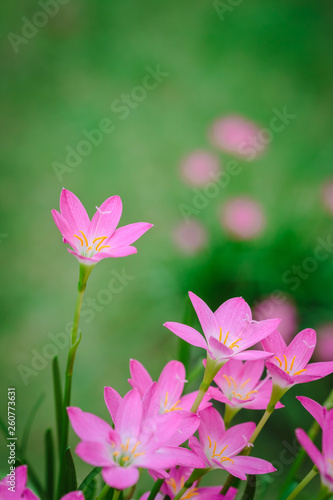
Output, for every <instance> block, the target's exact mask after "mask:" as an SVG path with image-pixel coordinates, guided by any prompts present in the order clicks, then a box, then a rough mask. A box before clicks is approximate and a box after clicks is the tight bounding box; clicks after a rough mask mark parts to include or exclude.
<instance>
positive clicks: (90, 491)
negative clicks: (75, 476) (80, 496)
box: [79, 477, 97, 500]
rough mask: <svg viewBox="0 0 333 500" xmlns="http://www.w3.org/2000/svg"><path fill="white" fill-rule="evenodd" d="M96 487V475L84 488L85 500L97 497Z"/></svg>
mask: <svg viewBox="0 0 333 500" xmlns="http://www.w3.org/2000/svg"><path fill="white" fill-rule="evenodd" d="M96 488H97V481H96V478H95V477H94V478H93V479H92V480H91V481H90V483H89V484H88V485H87V486H86V487H85V488H84V490H83V493H84V498H85V500H93V499H94V498H95V496H96ZM79 489H80V488H79Z"/></svg>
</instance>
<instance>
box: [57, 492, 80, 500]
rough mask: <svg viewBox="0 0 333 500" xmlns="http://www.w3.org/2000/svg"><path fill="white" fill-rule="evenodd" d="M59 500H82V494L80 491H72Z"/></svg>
mask: <svg viewBox="0 0 333 500" xmlns="http://www.w3.org/2000/svg"><path fill="white" fill-rule="evenodd" d="M61 500H84V494H83V493H82V491H72V492H71V493H67V495H65V496H64V497H62V498H61Z"/></svg>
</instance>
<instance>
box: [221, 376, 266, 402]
mask: <svg viewBox="0 0 333 500" xmlns="http://www.w3.org/2000/svg"><path fill="white" fill-rule="evenodd" d="M223 377H224V378H225V380H226V381H227V382H228V386H229V389H232V387H233V390H231V391H230V394H231V396H233V397H234V398H238V399H242V400H243V401H246V400H247V399H250V397H251V394H256V393H257V392H258V391H249V392H247V393H245V394H244V392H245V391H243V390H242V389H244V388H245V386H246V384H248V383H249V382H250V380H251V379H250V378H248V379H247V380H245V382H243V383H242V384H241V386H240V388H239V389H237V384H236V381H235V379H234V378H233V377H231V376H230V375H229V376H227V375H225V374H223ZM237 391H238V392H237ZM230 399H232V397H231V398H230Z"/></svg>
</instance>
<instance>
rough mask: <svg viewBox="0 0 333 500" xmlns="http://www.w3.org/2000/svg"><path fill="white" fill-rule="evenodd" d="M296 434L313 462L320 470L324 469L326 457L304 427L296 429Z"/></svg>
mask: <svg viewBox="0 0 333 500" xmlns="http://www.w3.org/2000/svg"><path fill="white" fill-rule="evenodd" d="M295 434H296V437H297V439H298V441H299V443H300V444H301V446H303V448H304V450H305V451H306V453H307V454H308V455H309V457H310V458H311V460H312V462H313V463H314V464H315V465H316V466H317V467H318V469H319V471H322V470H323V468H324V459H323V456H322V454H321V453H320V451H319V450H318V448H317V446H315V445H314V444H313V442H312V441H311V439H310V438H309V436H308V435H307V433H306V432H305V431H303V429H296V430H295Z"/></svg>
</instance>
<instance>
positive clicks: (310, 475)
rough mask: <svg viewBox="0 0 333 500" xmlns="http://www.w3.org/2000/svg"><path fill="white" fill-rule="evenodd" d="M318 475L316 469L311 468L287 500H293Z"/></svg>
mask: <svg viewBox="0 0 333 500" xmlns="http://www.w3.org/2000/svg"><path fill="white" fill-rule="evenodd" d="M316 474H318V469H317V468H315V467H314V468H313V469H311V470H310V472H309V473H308V474H307V475H306V476H305V477H304V478H303V479H302V481H301V482H300V483H299V485H298V486H296V488H295V489H294V491H292V492H291V493H290V495H289V496H288V498H287V500H293V499H294V498H296V497H297V495H298V494H299V493H300V492H301V491H302V490H303V488H305V486H306V485H307V484H308V483H309V482H310V481H311V480H312V479H313V478H314V477H315V476H316Z"/></svg>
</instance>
